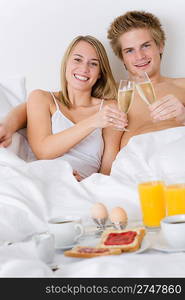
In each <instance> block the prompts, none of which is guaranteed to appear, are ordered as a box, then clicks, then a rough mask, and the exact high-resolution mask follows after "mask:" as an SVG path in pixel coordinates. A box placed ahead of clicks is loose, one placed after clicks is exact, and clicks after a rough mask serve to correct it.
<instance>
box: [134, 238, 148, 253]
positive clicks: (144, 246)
mask: <svg viewBox="0 0 185 300" xmlns="http://www.w3.org/2000/svg"><path fill="white" fill-rule="evenodd" d="M149 248H151V243H150V242H149V239H148V238H147V236H145V237H144V238H143V241H142V243H141V247H140V248H139V249H138V250H136V251H134V252H130V253H132V254H137V253H142V252H144V251H146V250H148V249H149Z"/></svg>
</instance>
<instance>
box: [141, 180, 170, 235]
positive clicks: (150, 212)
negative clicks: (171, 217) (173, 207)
mask: <svg viewBox="0 0 185 300" xmlns="http://www.w3.org/2000/svg"><path fill="white" fill-rule="evenodd" d="M138 191H139V198H140V204H141V210H142V215H143V224H144V226H145V227H146V228H147V229H150V230H152V229H153V230H155V229H158V228H160V221H161V219H163V218H164V217H165V215H166V213H165V201H164V184H163V182H162V181H159V180H154V181H148V182H142V183H139V185H138Z"/></svg>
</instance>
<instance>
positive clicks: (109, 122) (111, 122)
mask: <svg viewBox="0 0 185 300" xmlns="http://www.w3.org/2000/svg"><path fill="white" fill-rule="evenodd" d="M90 118H91V121H92V122H93V126H94V127H96V128H105V127H108V126H113V127H115V128H117V129H122V128H124V127H126V126H127V125H128V121H127V115H126V114H125V113H124V112H122V111H121V110H119V109H118V107H117V105H116V104H108V105H105V106H104V107H103V108H102V109H101V110H100V111H98V112H97V113H96V114H94V115H93V116H92V117H90Z"/></svg>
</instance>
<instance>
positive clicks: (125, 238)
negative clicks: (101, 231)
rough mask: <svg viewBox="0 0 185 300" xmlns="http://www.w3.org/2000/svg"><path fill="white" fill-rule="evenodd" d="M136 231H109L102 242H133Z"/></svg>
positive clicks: (121, 243)
mask: <svg viewBox="0 0 185 300" xmlns="http://www.w3.org/2000/svg"><path fill="white" fill-rule="evenodd" d="M136 235H137V232H135V231H127V232H120V233H119V232H118V233H116V232H113V233H110V234H109V235H108V237H107V239H106V240H105V242H104V245H106V246H110V245H129V244H131V243H133V241H134V239H135V236H136Z"/></svg>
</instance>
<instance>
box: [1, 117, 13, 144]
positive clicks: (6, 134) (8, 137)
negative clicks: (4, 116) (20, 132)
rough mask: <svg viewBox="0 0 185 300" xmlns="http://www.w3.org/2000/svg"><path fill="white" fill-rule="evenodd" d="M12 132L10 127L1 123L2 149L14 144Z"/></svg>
mask: <svg viewBox="0 0 185 300" xmlns="http://www.w3.org/2000/svg"><path fill="white" fill-rule="evenodd" d="M12 135H13V134H12V132H11V131H10V129H9V127H8V126H7V125H6V124H5V123H3V122H1V123H0V147H8V146H9V145H10V144H11V143H12Z"/></svg>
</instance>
